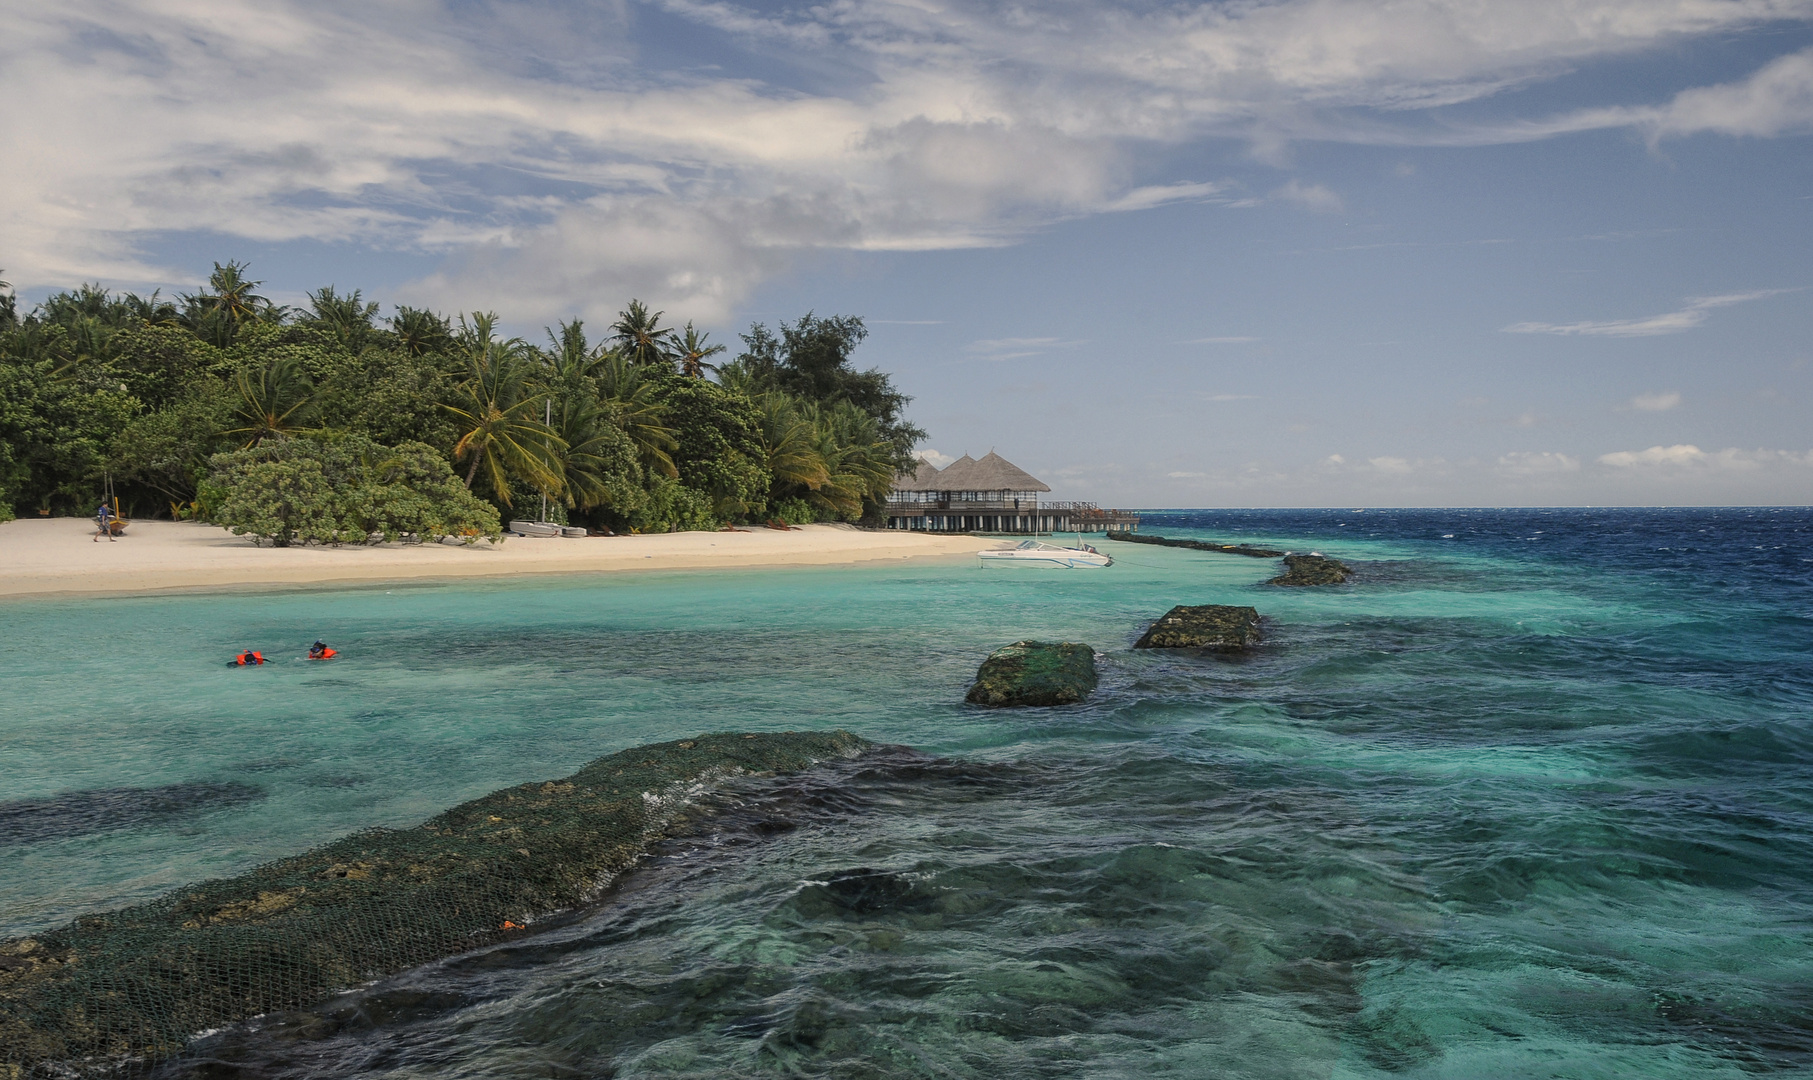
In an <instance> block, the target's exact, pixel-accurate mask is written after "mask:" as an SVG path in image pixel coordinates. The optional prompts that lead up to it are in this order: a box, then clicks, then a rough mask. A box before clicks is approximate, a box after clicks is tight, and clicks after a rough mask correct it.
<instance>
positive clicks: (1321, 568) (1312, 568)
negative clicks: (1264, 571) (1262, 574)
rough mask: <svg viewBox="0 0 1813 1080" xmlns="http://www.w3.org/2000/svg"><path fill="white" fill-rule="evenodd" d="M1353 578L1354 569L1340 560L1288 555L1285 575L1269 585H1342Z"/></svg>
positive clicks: (1318, 556) (1285, 562)
mask: <svg viewBox="0 0 1813 1080" xmlns="http://www.w3.org/2000/svg"><path fill="white" fill-rule="evenodd" d="M1351 576H1353V569H1352V568H1351V567H1349V566H1348V565H1347V564H1346V563H1344V562H1342V561H1341V560H1339V559H1331V558H1329V557H1328V556H1326V555H1286V556H1285V557H1284V573H1282V574H1279V575H1278V576H1277V577H1275V578H1273V579H1271V580H1270V581H1268V582H1266V584H1267V585H1340V584H1342V583H1344V582H1345V581H1346V580H1347V579H1348V578H1349V577H1351Z"/></svg>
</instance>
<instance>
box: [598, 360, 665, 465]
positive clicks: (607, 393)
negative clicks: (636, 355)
mask: <svg viewBox="0 0 1813 1080" xmlns="http://www.w3.org/2000/svg"><path fill="white" fill-rule="evenodd" d="M596 378H597V382H598V398H599V404H600V406H602V407H603V409H604V411H605V415H607V416H609V417H610V419H611V422H612V423H614V424H616V425H617V427H618V428H620V429H622V431H623V433H624V434H625V435H627V436H629V440H630V443H631V445H633V446H635V448H636V454H637V456H638V457H640V458H641V459H642V466H643V468H646V469H647V470H649V471H650V472H653V473H659V474H661V475H662V476H665V477H667V478H668V479H670V480H672V479H674V478H676V477H678V476H679V475H680V469H679V466H677V465H675V464H674V459H673V457H672V456H671V455H670V453H669V452H670V451H673V450H678V449H679V448H680V440H679V439H677V438H675V437H674V429H673V428H671V427H668V426H667V406H665V405H663V404H662V403H661V399H660V397H659V395H658V393H657V391H656V387H655V384H654V383H653V382H651V381H650V380H649V379H647V378H645V377H644V369H643V368H641V367H639V366H638V365H636V364H635V363H632V362H631V361H630V360H629V359H628V358H626V357H625V356H624V355H623V354H622V353H621V352H619V351H617V350H615V349H613V350H610V351H609V352H606V353H603V354H601V355H600V357H599V363H598V367H597V376H596Z"/></svg>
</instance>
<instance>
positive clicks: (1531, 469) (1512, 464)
mask: <svg viewBox="0 0 1813 1080" xmlns="http://www.w3.org/2000/svg"><path fill="white" fill-rule="evenodd" d="M1498 471H1499V472H1501V473H1503V474H1505V475H1507V476H1553V475H1556V474H1558V473H1571V472H1579V471H1580V459H1579V458H1577V457H1570V456H1569V455H1567V454H1562V453H1556V452H1553V451H1546V450H1545V451H1536V452H1530V451H1518V452H1514V453H1510V454H1503V455H1501V456H1500V457H1499V459H1498Z"/></svg>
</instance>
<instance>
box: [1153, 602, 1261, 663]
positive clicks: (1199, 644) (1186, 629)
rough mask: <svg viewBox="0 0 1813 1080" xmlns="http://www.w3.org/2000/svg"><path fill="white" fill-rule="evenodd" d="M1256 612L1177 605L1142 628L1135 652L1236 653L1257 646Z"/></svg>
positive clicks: (1243, 609)
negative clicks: (1164, 650) (1139, 650)
mask: <svg viewBox="0 0 1813 1080" xmlns="http://www.w3.org/2000/svg"><path fill="white" fill-rule="evenodd" d="M1259 636H1260V635H1259V612H1258V610H1257V609H1254V608H1250V607H1233V606H1231V605H1228V604H1199V605H1197V606H1195V607H1190V606H1188V605H1185V604H1179V605H1177V606H1176V607H1174V608H1172V609H1171V610H1170V611H1167V612H1165V614H1164V617H1163V618H1161V619H1159V620H1158V621H1157V622H1155V623H1153V624H1152V625H1151V626H1149V627H1147V628H1146V632H1145V634H1144V635H1143V636H1142V637H1141V638H1140V639H1139V640H1138V641H1136V642H1134V643H1133V647H1134V648H1136V649H1213V650H1215V651H1217V652H1239V651H1240V650H1242V649H1248V648H1251V647H1252V646H1254V645H1257V644H1259Z"/></svg>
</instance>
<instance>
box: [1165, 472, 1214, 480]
mask: <svg viewBox="0 0 1813 1080" xmlns="http://www.w3.org/2000/svg"><path fill="white" fill-rule="evenodd" d="M1165 475H1166V476H1168V477H1170V478H1171V479H1173V480H1194V479H1196V478H1198V477H1203V476H1207V475H1209V474H1208V473H1199V472H1168V473H1166V474H1165Z"/></svg>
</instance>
